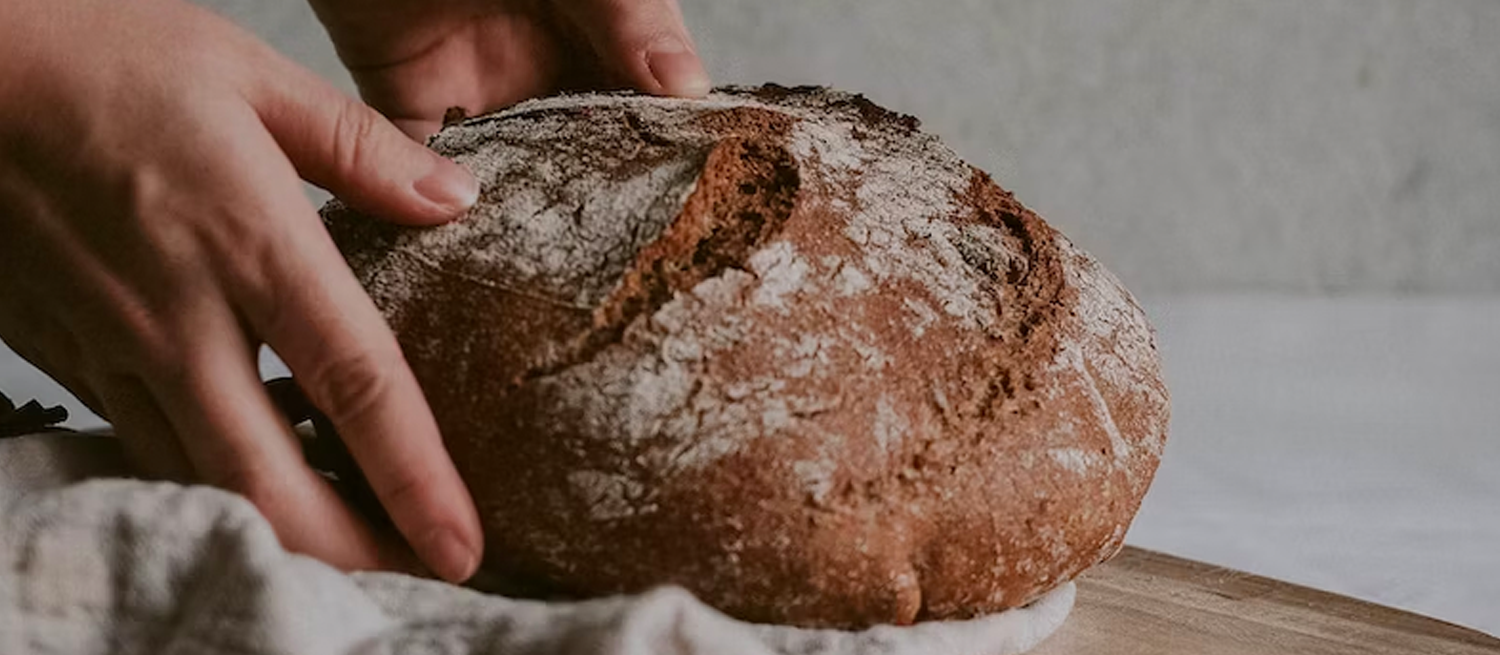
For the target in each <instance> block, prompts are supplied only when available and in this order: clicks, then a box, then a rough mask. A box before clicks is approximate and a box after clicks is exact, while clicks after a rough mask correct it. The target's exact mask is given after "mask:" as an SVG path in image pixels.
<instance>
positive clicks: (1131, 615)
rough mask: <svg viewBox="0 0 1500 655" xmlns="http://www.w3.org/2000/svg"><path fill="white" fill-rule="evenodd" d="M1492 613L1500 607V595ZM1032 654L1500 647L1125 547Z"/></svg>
mask: <svg viewBox="0 0 1500 655" xmlns="http://www.w3.org/2000/svg"><path fill="white" fill-rule="evenodd" d="M1496 604H1497V607H1496V610H1495V611H1500V599H1497V602H1496ZM1031 653H1032V654H1033V655H1084V654H1087V655H1104V654H1107V655H1147V654H1150V655H1168V654H1175V653H1192V654H1194V655H1241V654H1244V655H1291V654H1296V655H1302V654H1304V653H1307V654H1315V655H1344V654H1346V653H1347V654H1350V655H1353V654H1355V653H1358V654H1360V655H1385V654H1387V653H1390V654H1392V655H1395V654H1397V653H1400V654H1401V655H1470V654H1478V653H1485V654H1492V655H1493V654H1500V639H1496V638H1495V637H1490V636H1487V635H1485V634H1482V633H1479V632H1476V631H1474V630H1469V629H1467V628H1462V627H1459V626H1456V625H1453V624H1451V623H1444V622H1442V621H1438V620H1435V619H1429V618H1427V617H1424V616H1419V615H1416V614H1411V613H1409V612H1403V611H1400V610H1395V609H1391V608H1389V607H1382V606H1380V605H1375V604H1372V603H1366V602H1363V601H1359V600H1354V599H1352V598H1348V597H1345V596H1339V595H1337V594H1330V593H1327V592H1323V591H1317V590H1314V589H1309V588H1307V587H1300V586H1297V585H1293V584H1288V583H1285V582H1279V581H1277V580H1272V579H1269V578H1262V577H1260V576H1255V575H1250V574H1248V573H1242V572H1240V571H1234V570H1230V569H1225V568H1220V567H1216V566H1211V565H1208V564H1202V563H1199V562H1193V561H1189V560H1185V559H1180V558H1177V557H1172V556H1170V555H1163V554H1161V553H1156V552H1152V551H1148V550H1141V549H1139V548H1131V547H1128V546H1127V547H1126V548H1125V550H1124V551H1122V552H1121V553H1120V554H1119V556H1117V557H1115V559H1113V560H1111V561H1110V562H1108V563H1106V564H1104V565H1102V566H1099V567H1097V568H1095V569H1094V570H1092V571H1090V572H1088V573H1086V574H1084V576H1083V577H1082V578H1080V579H1079V580H1078V601H1077V604H1076V605H1075V606H1074V608H1073V614H1072V616H1070V617H1068V621H1067V622H1066V623H1064V624H1063V627H1062V628H1060V629H1059V630H1058V631H1057V633H1056V634H1054V635H1052V637H1051V638H1049V639H1048V640H1047V641H1046V642H1044V643H1042V645H1041V646H1039V647H1038V648H1036V649H1035V650H1033V651H1031Z"/></svg>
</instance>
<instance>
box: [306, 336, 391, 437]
mask: <svg viewBox="0 0 1500 655" xmlns="http://www.w3.org/2000/svg"><path fill="white" fill-rule="evenodd" d="M402 361H403V360H402V359H401V355H400V353H399V352H397V351H395V350H394V349H393V348H380V349H376V350H373V351H363V352H358V353H354V354H348V355H343V356H335V357H332V358H328V359H325V360H324V361H323V362H322V363H321V364H318V365H316V366H315V367H314V368H313V370H312V371H311V375H310V377H309V379H308V383H309V384H308V387H307V389H308V391H309V393H310V394H311V395H312V396H313V403H314V404H315V405H317V406H318V407H319V408H320V409H322V410H323V412H324V413H326V414H327V415H328V417H329V418H330V419H332V421H333V422H334V424H335V425H347V424H348V423H350V422H353V421H356V420H358V419H359V418H360V417H361V416H363V415H365V414H366V413H368V412H370V411H371V410H373V409H374V408H375V407H377V406H378V405H379V404H380V403H382V402H385V400H386V398H387V396H388V393H389V390H390V386H391V377H392V375H394V373H395V371H396V370H397V367H399V366H400V365H402Z"/></svg>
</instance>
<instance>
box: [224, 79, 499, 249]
mask: <svg viewBox="0 0 1500 655" xmlns="http://www.w3.org/2000/svg"><path fill="white" fill-rule="evenodd" d="M287 68H288V69H289V72H288V73H287V74H286V75H285V76H281V77H277V78H276V81H277V82H278V85H277V86H276V87H274V88H266V89H263V90H261V91H259V92H258V97H257V98H254V99H253V102H254V104H255V105H256V108H257V111H258V112H259V114H260V117H261V120H262V122H263V123H264V124H265V126H266V128H267V129H268V130H269V131H270V132H271V134H272V135H273V136H274V137H275V138H276V142H277V143H278V144H279V145H280V146H281V148H282V150H283V151H284V152H285V153H286V156H287V158H288V159H290V160H291V161H292V164H293V165H294V166H296V168H297V171H298V173H300V174H301V175H302V177H303V178H305V179H306V180H308V181H310V182H312V183H314V184H317V185H318V186H320V187H323V188H324V189H327V190H328V191H330V192H332V193H333V194H334V195H335V196H338V197H339V198H340V199H342V200H344V201H345V202H348V203H349V204H350V205H353V206H354V207H357V208H359V209H361V210H363V211H365V212H368V213H371V214H374V215H376V216H379V217H381V218H384V219H387V220H390V221H394V222H398V223H406V224H418V225H422V224H436V223H441V222H443V221H447V220H450V219H453V218H455V217H457V216H459V215H460V214H462V213H463V212H464V211H466V210H468V208H469V207H470V206H472V205H473V204H474V202H475V201H476V200H477V199H478V197H479V183H478V182H477V181H475V179H474V176H473V175H470V174H469V172H468V171H467V170H464V168H463V167H462V166H459V165H458V164H456V163H454V162H452V161H449V160H448V159H445V158H443V157H441V156H439V155H438V154H437V153H434V152H432V151H431V150H428V149H427V148H426V147H423V146H422V145H421V144H419V143H417V142H415V141H413V140H411V139H410V138H408V137H407V136H406V135H405V134H403V133H402V132H401V130H398V129H397V128H396V127H395V126H394V125H391V124H390V123H389V122H387V121H386V119H385V118H384V117H382V116H381V115H380V114H379V113H378V112H376V111H375V110H373V109H371V108H370V107H368V106H366V105H365V104H363V103H360V102H358V101H356V100H354V99H352V98H349V97H348V96H345V95H344V94H342V93H340V92H339V91H338V90H337V89H334V88H333V87H331V86H329V85H328V84H327V83H325V82H323V81H322V80H319V79H317V78H316V77H314V76H313V75H312V74H310V73H307V72H305V71H302V70H300V69H296V68H295V67H291V66H288V67H287Z"/></svg>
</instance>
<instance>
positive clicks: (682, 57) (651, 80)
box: [555, 0, 710, 98]
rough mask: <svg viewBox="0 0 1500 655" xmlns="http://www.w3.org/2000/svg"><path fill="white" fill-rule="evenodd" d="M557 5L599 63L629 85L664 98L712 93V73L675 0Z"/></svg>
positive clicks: (563, 1) (581, 0) (561, 0)
mask: <svg viewBox="0 0 1500 655" xmlns="http://www.w3.org/2000/svg"><path fill="white" fill-rule="evenodd" d="M555 1H556V3H557V5H558V6H559V8H560V9H562V10H563V11H564V12H566V13H567V14H568V16H569V17H570V18H571V19H572V21H573V23H574V24H575V25H576V26H577V27H578V28H579V29H580V30H582V31H583V32H584V33H585V34H586V35H587V37H588V40H589V43H590V44H591V45H592V46H593V48H594V52H595V54H596V55H598V56H599V58H600V60H601V61H603V62H604V64H605V65H606V66H610V67H612V68H613V69H614V70H615V72H616V73H617V74H619V75H620V76H622V77H623V78H624V79H625V81H626V82H628V83H629V84H630V85H632V86H634V87H636V88H638V89H640V90H642V91H646V92H649V93H655V94H660V95H674V96H684V97H694V98H696V97H702V96H703V95H705V94H707V93H708V91H709V87H710V83H709V79H708V73H707V72H706V71H704V69H703V62H702V60H700V59H699V58H698V53H697V50H696V48H695V47H694V46H693V40H692V37H691V36H690V35H689V34H688V31H687V26H686V25H684V24H683V21H682V12H681V10H680V9H679V8H678V6H677V2H676V0H555Z"/></svg>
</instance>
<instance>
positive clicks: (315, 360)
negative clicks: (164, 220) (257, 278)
mask: <svg viewBox="0 0 1500 655" xmlns="http://www.w3.org/2000/svg"><path fill="white" fill-rule="evenodd" d="M268 200H269V198H268ZM287 200H288V202H284V203H281V204H280V205H276V204H272V205H268V206H267V207H265V208H264V209H263V210H262V212H261V213H263V214H265V215H267V216H301V217H303V218H302V219H301V220H295V221H282V222H283V223H289V224H286V225H283V226H282V232H281V240H279V241H278V242H277V243H276V244H275V246H274V247H269V248H265V249H264V252H261V253H258V255H257V256H258V257H259V258H260V259H261V261H260V262H258V264H259V269H260V270H262V271H264V272H266V274H268V275H269V276H270V277H269V278H267V279H266V280H264V281H262V282H261V283H260V286H261V288H260V290H259V294H258V295H257V296H254V297H250V298H247V299H246V300H245V301H244V302H243V303H242V306H244V307H245V308H246V310H245V311H246V319H247V320H248V321H249V323H250V327H251V329H253V330H254V331H255V333H256V334H257V335H259V336H260V338H261V339H263V340H264V341H265V342H266V343H267V344H268V345H269V346H270V347H271V348H272V349H273V350H275V351H276V354H277V355H279V356H280V357H281V359H282V360H283V361H284V362H285V363H286V365H287V368H289V369H290V370H291V371H292V373H293V375H294V376H295V377H296V379H297V380H298V383H299V386H301V388H302V390H303V391H304V392H305V393H306V395H307V397H308V398H309V399H310V400H311V401H312V403H313V404H314V405H316V406H317V407H318V408H319V409H320V410H322V412H323V413H324V414H325V415H327V416H328V418H329V420H330V421H331V422H332V423H333V425H334V427H335V428H336V429H337V430H338V432H339V435H340V436H341V437H342V438H343V440H344V442H345V445H346V446H347V447H348V449H349V452H350V454H351V455H353V457H354V459H355V461H356V462H358V464H359V466H360V469H361V470H362V471H363V472H364V474H365V478H366V480H368V482H369V483H370V486H371V488H372V489H373V490H374V491H375V494H376V496H377V497H379V498H380V501H381V504H382V506H384V507H385V509H386V511H387V513H389V514H390V516H391V519H392V521H393V522H394V523H395V524H396V526H397V528H399V529H400V531H401V532H402V534H403V535H404V536H405V537H406V539H407V542H408V543H410V544H411V545H412V547H413V549H414V550H416V552H417V555H418V556H419V557H420V558H421V559H422V561H423V562H425V563H426V564H427V565H428V567H430V568H431V569H432V571H433V572H434V573H436V574H437V575H439V576H440V577H443V578H444V579H447V580H453V581H460V580H463V579H466V578H468V577H469V576H470V575H472V574H473V572H474V570H475V568H476V567H477V566H478V563H479V557H480V553H481V552H482V549H483V537H482V535H481V533H480V529H479V519H478V515H477V513H476V512H475V510H474V504H473V501H472V500H471V499H470V497H469V494H468V490H467V489H466V488H465V487H464V485H463V482H462V480H461V479H460V478H459V477H458V473H457V471H456V470H455V469H454V467H453V463H452V461H451V460H450V459H449V458H448V453H447V450H446V449H445V448H444V447H443V443H442V439H441V437H440V435H439V434H438V429H437V423H436V421H434V419H433V417H432V413H431V411H430V410H429V409H428V407H427V403H426V401H425V400H424V398H423V395H422V390H421V388H420V387H419V386H418V385H417V382H416V379H415V378H414V377H413V376H412V373H411V370H410V369H409V368H408V367H407V364H406V361H405V359H404V358H403V357H402V355H401V351H400V348H399V346H398V345H397V344H396V340H395V337H394V335H392V334H391V332H390V329H389V328H388V327H386V324H385V321H384V318H383V317H382V316H381V315H380V313H379V311H378V310H376V308H375V306H374V304H373V303H372V302H371V301H370V300H369V298H368V297H367V296H366V295H365V293H364V290H363V289H362V288H361V287H360V286H359V283H358V282H356V281H355V279H354V276H353V275H351V274H350V273H349V271H348V269H347V268H346V267H345V266H344V264H343V260H342V259H341V258H340V256H339V254H338V251H337V250H336V249H335V248H334V247H333V244H332V242H331V241H329V239H328V237H327V234H326V233H325V232H324V231H323V230H322V226H321V224H320V223H318V222H317V220H316V217H315V216H313V212H312V208H311V207H310V206H307V202H306V200H305V199H302V198H300V197H298V198H295V199H292V198H287ZM262 396H263V394H262Z"/></svg>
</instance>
